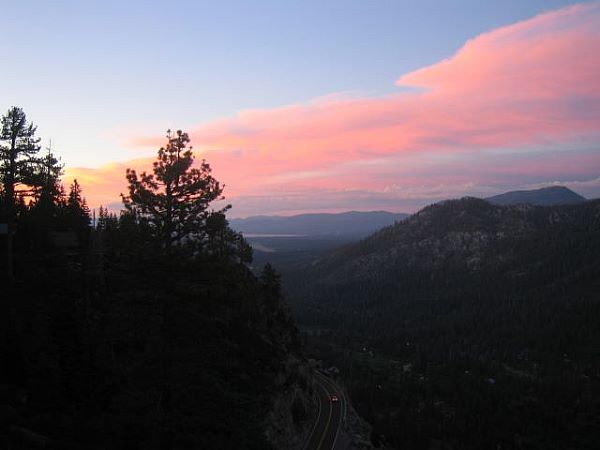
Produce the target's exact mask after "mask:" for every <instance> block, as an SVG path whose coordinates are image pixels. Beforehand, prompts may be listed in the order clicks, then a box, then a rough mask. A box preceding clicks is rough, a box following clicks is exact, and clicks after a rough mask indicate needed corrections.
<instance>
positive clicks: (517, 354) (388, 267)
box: [288, 199, 600, 449]
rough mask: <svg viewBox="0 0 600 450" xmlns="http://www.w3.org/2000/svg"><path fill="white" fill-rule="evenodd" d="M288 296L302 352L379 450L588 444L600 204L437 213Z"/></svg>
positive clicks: (427, 212) (599, 421)
mask: <svg viewBox="0 0 600 450" xmlns="http://www.w3.org/2000/svg"><path fill="white" fill-rule="evenodd" d="M288 285H289V289H290V291H291V294H292V295H291V300H292V301H293V308H294V310H295V313H296V317H297V319H298V320H299V323H300V325H301V326H305V327H307V328H306V329H307V331H308V332H307V339H308V342H309V343H310V345H309V347H310V348H312V352H313V355H314V356H316V357H318V358H323V359H325V360H327V361H329V363H332V364H335V365H337V366H339V368H340V369H341V370H342V378H343V379H344V380H345V382H346V384H347V386H348V388H349V391H350V395H351V398H352V400H353V402H354V404H355V405H356V406H357V407H358V411H359V413H362V414H363V415H364V416H365V417H366V418H367V419H368V420H369V421H370V422H371V423H372V424H373V425H374V426H375V430H374V434H375V435H376V436H380V435H385V437H386V440H387V442H388V443H390V444H392V445H394V446H397V447H398V448H403V449H410V448H415V449H427V448H439V449H442V448H444V449H486V448H488V449H496V448H503V449H525V448H527V449H529V448H536V449H564V448H578V449H585V448H588V449H592V448H595V447H596V446H597V442H598V440H599V439H600V435H599V432H598V430H600V327H598V324H599V323H600V202H598V201H595V202H588V203H585V204H581V205H577V206H562V207H553V208H542V207H531V206H514V207H499V206H493V205H491V204H489V203H487V202H485V201H483V200H477V199H463V200H459V201H449V202H444V203H441V204H437V205H434V206H431V207H428V208H425V209H424V210H422V211H421V212H420V213H418V214H416V215H415V216H413V217H412V218H410V219H408V220H407V221H405V222H403V223H400V224H397V225H395V226H393V227H389V228H386V229H384V230H382V231H381V232H379V233H378V234H375V235H374V236H372V237H371V238H368V239H366V240H364V241H362V242H360V243H358V244H356V245H350V246H348V247H346V248H344V249H341V250H339V251H337V252H334V253H332V254H331V255H330V256H329V257H324V258H322V259H321V261H320V262H319V263H317V264H315V265H313V266H312V267H311V268H309V269H306V271H305V272H303V273H301V274H299V275H297V277H296V279H295V280H291V281H290V282H289V283H288ZM378 439H379V438H377V439H375V440H378Z"/></svg>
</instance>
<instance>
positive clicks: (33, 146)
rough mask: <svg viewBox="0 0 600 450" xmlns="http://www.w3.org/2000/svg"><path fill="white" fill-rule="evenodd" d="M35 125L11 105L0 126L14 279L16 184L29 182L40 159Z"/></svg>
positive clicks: (0, 172)
mask: <svg viewBox="0 0 600 450" xmlns="http://www.w3.org/2000/svg"><path fill="white" fill-rule="evenodd" d="M35 131H36V127H35V126H34V125H33V124H32V123H27V117H26V115H25V112H24V111H23V110H22V109H21V108H19V107H17V106H13V107H12V108H10V109H9V110H8V112H7V113H6V114H5V115H4V116H3V117H2V129H1V130H0V141H1V142H3V144H2V145H0V180H1V181H2V188H3V189H2V194H3V199H2V200H3V204H4V208H3V209H4V211H5V214H6V221H7V223H8V228H9V230H8V236H7V256H8V259H7V275H8V278H9V279H13V267H12V265H13V262H12V239H13V238H12V236H13V233H14V226H15V222H16V218H17V194H18V192H17V187H18V186H28V185H31V184H32V182H33V174H34V167H35V165H36V164H38V163H39V159H38V158H37V154H38V152H39V151H40V146H39V145H38V144H39V142H40V140H39V139H38V138H36V137H35Z"/></svg>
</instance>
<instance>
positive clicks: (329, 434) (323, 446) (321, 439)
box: [304, 372, 346, 450]
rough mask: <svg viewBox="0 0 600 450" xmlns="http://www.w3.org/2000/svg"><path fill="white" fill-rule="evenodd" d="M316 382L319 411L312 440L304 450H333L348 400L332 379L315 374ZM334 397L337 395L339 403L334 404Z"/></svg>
mask: <svg viewBox="0 0 600 450" xmlns="http://www.w3.org/2000/svg"><path fill="white" fill-rule="evenodd" d="M315 381H316V387H317V397H318V400H319V411H318V415H317V419H316V421H315V424H314V426H313V430H312V433H311V435H310V438H309V439H308V442H307V443H306V446H305V447H304V448H305V450H333V449H335V448H336V443H337V442H338V436H339V434H340V432H341V428H342V420H343V419H344V416H345V415H346V398H345V397H344V393H343V392H342V391H341V389H339V388H338V386H337V385H336V384H335V383H334V382H333V380H331V378H328V377H326V376H324V375H323V374H321V373H319V372H315ZM332 395H336V396H337V397H338V399H339V401H337V402H332V401H331V396H332Z"/></svg>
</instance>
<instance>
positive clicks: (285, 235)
mask: <svg viewBox="0 0 600 450" xmlns="http://www.w3.org/2000/svg"><path fill="white" fill-rule="evenodd" d="M242 234H243V235H244V237H247V238H294V237H306V235H305V234H260V233H242Z"/></svg>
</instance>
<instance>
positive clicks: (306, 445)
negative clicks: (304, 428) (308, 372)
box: [304, 382, 321, 450]
mask: <svg viewBox="0 0 600 450" xmlns="http://www.w3.org/2000/svg"><path fill="white" fill-rule="evenodd" d="M317 384H318V382H317ZM316 398H317V403H318V404H319V412H318V414H317V420H315V424H314V425H313V428H312V430H311V432H310V434H309V435H308V439H307V440H306V444H304V450H306V447H308V444H310V440H311V439H312V437H313V434H315V430H316V429H317V425H319V419H320V418H321V400H320V399H319V396H318V395H317V396H316Z"/></svg>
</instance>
